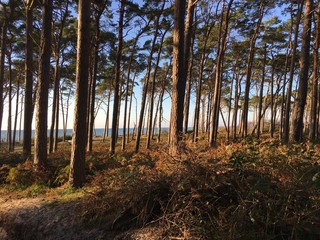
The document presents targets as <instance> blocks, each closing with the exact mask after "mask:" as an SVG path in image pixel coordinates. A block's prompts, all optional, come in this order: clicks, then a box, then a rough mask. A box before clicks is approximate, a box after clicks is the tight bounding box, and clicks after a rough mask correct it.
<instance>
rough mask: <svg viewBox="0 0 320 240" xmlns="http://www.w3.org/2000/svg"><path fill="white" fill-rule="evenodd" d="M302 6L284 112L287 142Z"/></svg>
mask: <svg viewBox="0 0 320 240" xmlns="http://www.w3.org/2000/svg"><path fill="white" fill-rule="evenodd" d="M302 8H303V1H301V3H300V4H298V13H297V20H296V25H295V31H294V40H293V47H292V55H291V63H290V74H289V80H288V89H287V97H286V108H285V114H284V129H283V143H285V144H287V143H288V142H289V133H290V109H291V95H292V83H293V76H294V68H295V59H296V53H297V45H298V34H299V25H300V20H301V13H302Z"/></svg>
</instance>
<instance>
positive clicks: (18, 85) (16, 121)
mask: <svg viewBox="0 0 320 240" xmlns="http://www.w3.org/2000/svg"><path fill="white" fill-rule="evenodd" d="M17 80H18V82H17V94H16V112H15V114H14V126H13V138H12V151H14V148H15V145H16V135H17V124H18V114H19V97H20V80H19V78H18V79H17Z"/></svg>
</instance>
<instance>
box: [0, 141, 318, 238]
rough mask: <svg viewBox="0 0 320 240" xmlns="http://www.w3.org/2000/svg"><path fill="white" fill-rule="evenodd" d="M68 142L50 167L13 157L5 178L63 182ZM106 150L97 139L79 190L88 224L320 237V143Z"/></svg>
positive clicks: (186, 234)
mask: <svg viewBox="0 0 320 240" xmlns="http://www.w3.org/2000/svg"><path fill="white" fill-rule="evenodd" d="M187 141H188V140H187ZM63 147H64V150H63V151H61V152H58V153H55V154H53V155H51V156H50V159H49V160H50V163H49V168H48V170H47V172H45V173H43V172H42V173H41V172H36V171H35V170H34V169H33V167H32V164H31V163H30V162H28V161H27V162H21V161H17V162H16V164H12V165H9V163H10V161H9V162H8V161H6V162H5V164H3V165H2V166H1V168H0V181H1V184H7V185H10V186H12V187H13V189H18V188H21V189H27V192H28V194H27V195H28V196H30V197H32V196H36V195H38V194H41V193H43V191H45V190H46V189H49V188H50V189H55V188H57V187H60V186H62V185H65V184H66V183H67V180H68V174H69V165H68V163H69V162H68V159H69V149H68V146H67V145H65V146H63ZM105 148H106V147H105V145H103V144H102V143H101V144H96V145H95V150H94V151H93V152H92V153H90V154H88V156H87V164H86V166H87V169H86V170H87V184H86V186H85V187H84V188H83V193H82V192H81V195H79V196H81V197H79V201H81V204H80V210H79V211H80V215H81V219H80V220H81V221H82V225H83V226H84V227H87V228H96V227H98V228H99V229H102V230H103V231H106V232H110V231H118V232H126V231H133V230H134V229H141V228H146V227H152V228H156V229H157V236H155V239H230V240H231V239H245V240H250V239H258V238H263V239H311V240H312V239H320V230H319V229H320V219H319V217H318V216H319V211H320V210H319V209H320V202H319V199H320V194H319V193H320V192H319V187H320V167H319V163H320V161H319V159H320V146H319V145H317V144H315V145H313V144H309V143H302V144H295V145H291V146H287V145H282V144H281V143H280V142H279V141H277V140H269V139H268V140H262V141H258V140H256V139H254V138H251V139H246V140H243V141H239V142H238V143H232V144H228V145H225V144H220V145H218V146H217V147H216V148H209V147H207V146H206V144H202V143H198V144H194V143H191V142H186V144H184V145H183V148H184V149H183V151H182V152H184V154H183V155H181V156H179V157H172V156H170V155H169V154H168V149H167V146H163V145H162V146H156V147H153V149H152V150H142V151H141V152H140V153H138V154H135V153H133V152H132V151H130V150H128V151H124V152H121V153H118V154H115V155H112V154H110V153H108V152H106V151H105ZM12 158H13V159H19V156H16V155H15V156H14V157H12ZM74 191H75V190H74V189H72V188H66V189H64V191H63V193H62V194H68V193H72V192H74ZM127 239H130V238H127Z"/></svg>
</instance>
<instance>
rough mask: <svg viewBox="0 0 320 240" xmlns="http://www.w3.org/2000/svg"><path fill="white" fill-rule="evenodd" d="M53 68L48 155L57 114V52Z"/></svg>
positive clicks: (52, 141)
mask: <svg viewBox="0 0 320 240" xmlns="http://www.w3.org/2000/svg"><path fill="white" fill-rule="evenodd" d="M55 54H56V56H55V68H54V87H53V89H54V90H53V100H52V115H51V127H50V137H49V153H52V152H53V143H54V138H53V133H54V125H55V120H56V112H57V104H59V102H58V99H59V82H60V77H59V71H60V70H59V52H56V53H55Z"/></svg>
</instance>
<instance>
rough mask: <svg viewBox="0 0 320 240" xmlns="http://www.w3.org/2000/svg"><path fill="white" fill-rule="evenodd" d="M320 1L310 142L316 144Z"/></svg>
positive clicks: (316, 27) (316, 33)
mask: <svg viewBox="0 0 320 240" xmlns="http://www.w3.org/2000/svg"><path fill="white" fill-rule="evenodd" d="M319 14H320V1H319V2H318V10H317V11H315V14H314V17H315V30H314V43H313V69H312V70H313V72H312V98H311V113H310V116H311V117H310V119H311V122H310V134H309V137H310V140H311V142H315V140H316V138H317V137H318V134H317V132H318V124H317V108H318V75H319V74H318V71H319V66H318V65H319V40H320V17H319Z"/></svg>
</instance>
